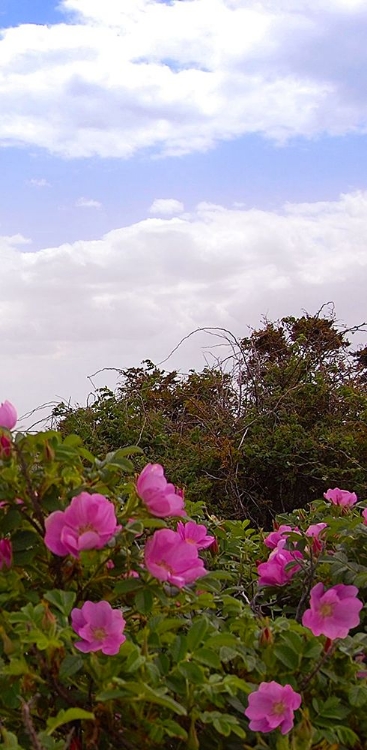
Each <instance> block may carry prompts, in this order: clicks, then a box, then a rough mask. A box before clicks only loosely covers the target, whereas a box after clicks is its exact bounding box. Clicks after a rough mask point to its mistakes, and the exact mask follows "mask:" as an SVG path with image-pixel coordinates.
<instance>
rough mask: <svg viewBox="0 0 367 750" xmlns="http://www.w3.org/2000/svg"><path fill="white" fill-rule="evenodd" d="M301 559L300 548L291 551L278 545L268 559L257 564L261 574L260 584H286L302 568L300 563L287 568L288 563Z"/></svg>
mask: <svg viewBox="0 0 367 750" xmlns="http://www.w3.org/2000/svg"><path fill="white" fill-rule="evenodd" d="M301 559H302V553H301V552H298V550H292V551H290V550H288V549H283V548H282V547H276V548H275V549H274V550H273V551H272V552H271V553H270V555H269V559H268V561H267V562H264V563H260V565H258V566H257V572H258V574H259V576H260V578H259V586H284V584H285V583H288V581H290V580H291V578H293V576H294V574H295V573H297V572H298V571H299V570H300V566H299V565H293V566H292V567H290V568H289V569H288V570H286V567H287V565H289V563H292V562H293V563H294V561H295V560H301Z"/></svg>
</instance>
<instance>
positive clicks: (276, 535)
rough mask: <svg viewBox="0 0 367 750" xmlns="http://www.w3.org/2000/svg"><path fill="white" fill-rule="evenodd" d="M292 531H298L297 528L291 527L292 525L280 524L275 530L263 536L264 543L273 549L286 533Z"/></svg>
mask: <svg viewBox="0 0 367 750" xmlns="http://www.w3.org/2000/svg"><path fill="white" fill-rule="evenodd" d="M292 533H298V529H297V528H295V529H293V528H292V526H287V525H286V524H282V525H281V526H279V529H276V531H271V532H270V534H268V535H267V536H266V537H265V539H264V544H265V545H266V546H267V547H269V549H275V547H277V546H278V544H279V542H281V541H282V540H283V539H286V538H287V537H288V535H289V534H292Z"/></svg>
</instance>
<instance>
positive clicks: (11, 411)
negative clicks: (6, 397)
mask: <svg viewBox="0 0 367 750" xmlns="http://www.w3.org/2000/svg"><path fill="white" fill-rule="evenodd" d="M17 419H18V415H17V412H16V409H15V407H14V406H13V404H11V403H10V401H3V403H2V404H0V427H5V428H6V429H7V430H12V429H13V427H15V425H16V423H17Z"/></svg>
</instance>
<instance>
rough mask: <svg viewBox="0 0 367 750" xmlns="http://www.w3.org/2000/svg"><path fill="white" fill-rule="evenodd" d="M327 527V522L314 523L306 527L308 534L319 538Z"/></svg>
mask: <svg viewBox="0 0 367 750" xmlns="http://www.w3.org/2000/svg"><path fill="white" fill-rule="evenodd" d="M326 527H327V523H312V524H311V526H309V527H308V529H306V531H305V534H306V536H312V537H313V538H316V539H317V538H318V537H319V536H320V534H321V532H322V531H323V529H326Z"/></svg>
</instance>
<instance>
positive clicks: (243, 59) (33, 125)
mask: <svg viewBox="0 0 367 750" xmlns="http://www.w3.org/2000/svg"><path fill="white" fill-rule="evenodd" d="M61 7H62V8H63V9H64V10H65V13H66V15H65V20H66V21H67V23H59V24H54V25H52V26H37V25H35V24H33V25H32V24H28V25H25V24H23V25H20V26H18V27H16V28H11V29H7V30H4V31H3V32H2V38H1V40H0V71H1V72H0V110H1V112H2V117H1V120H0V142H1V144H2V145H3V146H6V145H14V144H15V145H17V144H19V145H28V146H31V147H33V146H39V147H45V148H46V149H48V150H49V151H51V152H53V153H55V154H59V155H61V156H64V157H68V158H70V157H86V156H93V155H98V156H101V157H118V158H128V157H130V156H132V154H134V153H135V152H137V151H138V150H141V149H149V153H150V152H151V151H153V152H154V153H161V154H184V153H189V152H192V151H197V150H205V149H207V148H210V147H211V146H213V145H215V143H216V142H218V141H219V140H221V139H230V138H236V137H238V136H241V135H243V134H246V133H259V134H262V135H264V136H266V137H269V138H272V139H275V140H276V141H279V142H283V141H286V140H287V139H288V138H291V137H293V136H305V137H313V136H317V135H319V134H322V133H329V134H331V135H335V134H344V133H348V132H360V133H365V132H366V129H367V97H366V84H365V76H363V75H361V71H363V70H365V69H366V66H367V46H366V44H365V38H366V33H367V6H366V2H365V0H363V2H362V1H360V2H357V0H338V1H337V2H336V0H318V2H317V3H315V2H314V0H278V2H277V3H276V4H274V0H263V2H262V3H258V2H257V0H180V2H178V0H176V1H175V2H173V3H171V4H166V3H162V2H158V1H157V0H124V2H123V3H122V2H121V0H105V2H104V3H103V4H101V3H100V0H64V2H62V3H61Z"/></svg>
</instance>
